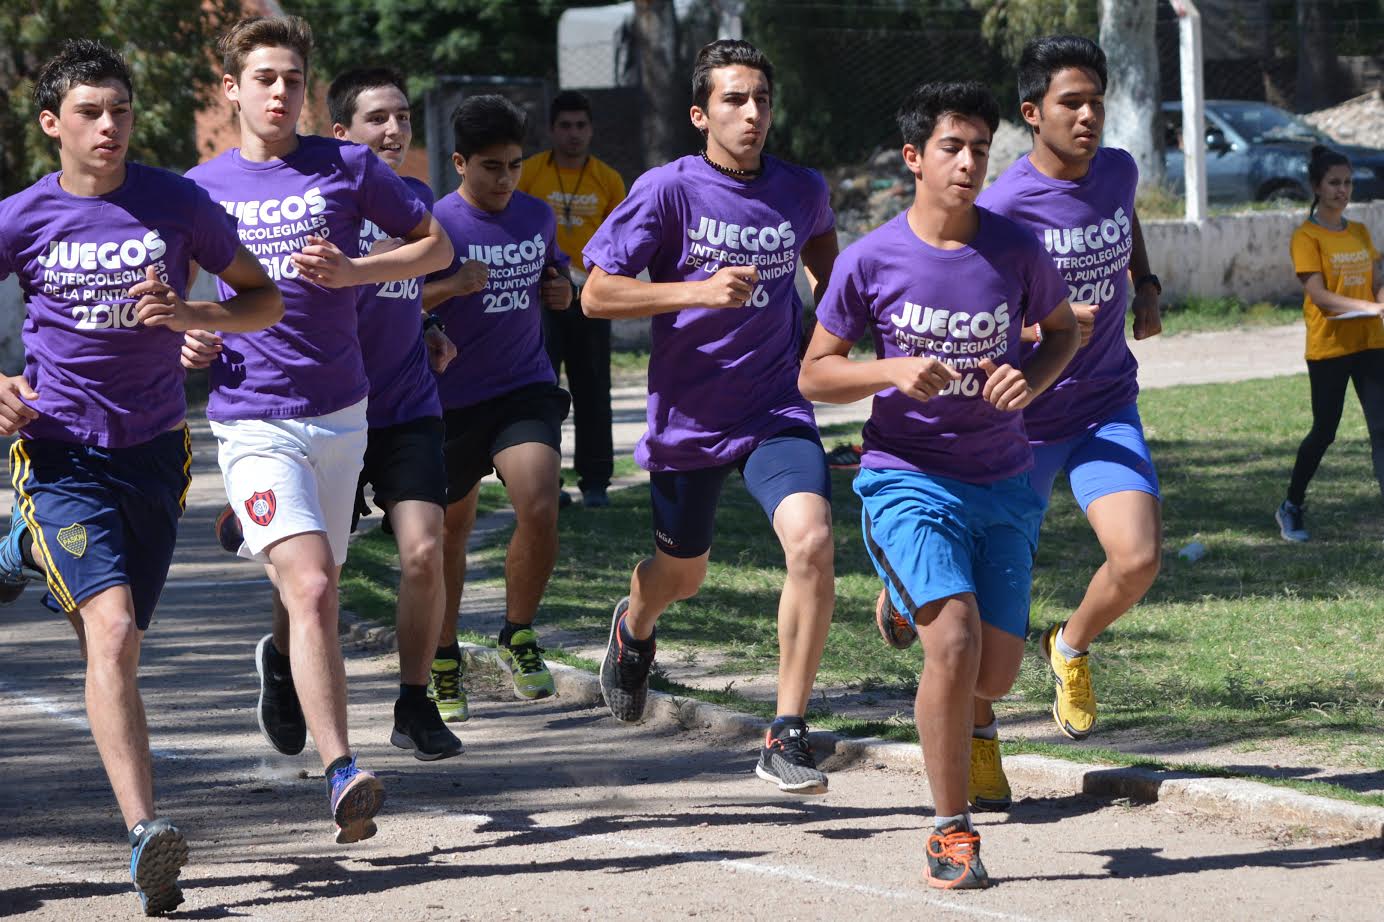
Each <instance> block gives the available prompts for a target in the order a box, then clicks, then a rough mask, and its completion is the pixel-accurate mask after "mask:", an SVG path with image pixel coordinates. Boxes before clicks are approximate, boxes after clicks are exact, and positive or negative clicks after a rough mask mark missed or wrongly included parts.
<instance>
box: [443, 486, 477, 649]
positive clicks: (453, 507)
mask: <svg viewBox="0 0 1384 922" xmlns="http://www.w3.org/2000/svg"><path fill="white" fill-rule="evenodd" d="M480 489H481V487H480V484H476V486H474V487H472V488H471V492H470V493H467V494H466V498H465V499H460V500H457V501H456V502H454V503H451V504H449V505H448V506H447V511H446V513H445V515H444V517H443V528H442V568H443V569H442V578H443V585H444V591H445V598H444V601H443V607H442V630H441V633H440V634H439V636H438V641H437V645H438V646H439V647H450V646H451V645H452V644H454V643H456V639H457V621H458V620H459V619H460V617H461V592H462V589H463V588H464V587H465V586H466V542H467V541H469V540H470V538H471V529H472V528H474V527H475V526H476V503H477V502H478V501H479V500H480Z"/></svg>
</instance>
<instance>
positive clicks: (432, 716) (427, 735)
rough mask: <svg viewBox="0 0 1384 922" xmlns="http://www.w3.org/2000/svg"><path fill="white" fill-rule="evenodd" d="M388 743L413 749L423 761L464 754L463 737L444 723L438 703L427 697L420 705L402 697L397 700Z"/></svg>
mask: <svg viewBox="0 0 1384 922" xmlns="http://www.w3.org/2000/svg"><path fill="white" fill-rule="evenodd" d="M389 742H390V743H392V744H394V745H395V746H398V747H399V748H400V749H411V750H413V757H414V758H415V759H417V760H419V761H420V762H435V761H437V760H438V759H450V758H451V757H452V756H459V755H461V740H459V739H457V738H456V734H454V733H453V732H452V731H451V730H448V729H447V725H446V724H445V723H443V722H442V717H441V715H440V714H438V712H437V702H435V701H432V700H431V699H427V698H424V699H423V700H422V701H421V702H420V703H418V704H410V703H408V702H406V701H404V699H402V698H400V699H399V700H397V701H395V702H394V732H393V733H391V734H390V736H389Z"/></svg>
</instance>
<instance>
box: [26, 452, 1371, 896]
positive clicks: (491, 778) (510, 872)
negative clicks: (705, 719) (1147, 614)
mask: <svg viewBox="0 0 1384 922" xmlns="http://www.w3.org/2000/svg"><path fill="white" fill-rule="evenodd" d="M194 439H195V443H196V445H197V460H196V464H195V466H194V471H195V474H196V477H195V480H194V486H193V491H192V495H191V506H190V508H189V512H188V515H187V518H186V519H185V520H184V531H183V536H184V537H183V541H182V543H181V544H180V546H179V554H178V563H177V564H176V566H175V571H174V574H173V579H172V582H171V583H170V585H169V588H168V590H167V591H166V593H165V595H164V601H163V605H162V608H161V610H160V614H159V617H158V620H157V621H156V623H155V625H154V627H153V629H152V630H151V631H150V632H149V635H148V639H147V643H146V648H145V652H144V672H143V675H144V679H143V689H144V694H145V700H146V702H147V705H148V710H149V719H150V725H151V728H152V737H153V746H154V748H155V752H156V758H155V768H156V773H157V787H158V792H159V801H160V805H161V810H162V812H163V813H164V814H165V815H168V816H170V817H173V818H175V819H176V821H177V822H178V823H179V825H180V826H181V827H182V829H183V830H184V832H185V833H186V834H187V836H188V838H189V840H190V842H191V844H192V848H193V851H192V860H191V863H190V864H189V866H188V867H187V869H186V870H185V872H184V882H185V888H186V892H187V897H188V901H187V903H186V904H184V907H183V910H182V911H181V912H180V913H178V914H177V917H181V918H188V919H222V918H251V919H260V918H262V919H331V920H342V919H347V920H350V922H365V920H371V919H408V920H413V919H439V920H440V919H457V918H465V919H510V918H513V919H525V920H528V919H587V918H590V919H648V918H655V919H662V918H688V917H700V918H716V919H722V918H725V919H750V918H759V919H764V918H783V919H822V920H836V919H856V920H859V919H871V920H874V919H894V918H898V919H904V918H908V919H916V918H919V917H920V916H921V917H926V918H929V919H999V920H1005V919H1008V920H1028V919H1034V920H1038V919H1041V920H1056V919H1081V920H1086V919H1169V920H1172V919H1177V920H1182V919H1209V918H1215V919H1218V920H1222V922H1224V920H1232V919H1264V918H1275V919H1293V920H1297V919H1309V918H1310V919H1350V920H1358V919H1361V918H1368V917H1370V916H1371V915H1372V914H1374V913H1376V912H1377V911H1378V907H1380V906H1381V905H1384V861H1382V860H1381V852H1380V848H1379V845H1378V843H1377V842H1369V843H1362V842H1350V841H1343V840H1339V839H1331V838H1322V837H1314V836H1313V835H1312V834H1311V832H1310V830H1298V831H1295V832H1289V833H1284V832H1283V831H1278V833H1277V834H1275V833H1274V832H1273V831H1270V830H1267V829H1263V828H1260V827H1258V826H1256V824H1255V820H1254V817H1252V816H1246V817H1242V818H1238V819H1234V820H1229V819H1227V818H1224V817H1214V816H1196V815H1182V814H1178V813H1175V812H1172V811H1171V810H1169V809H1168V808H1166V807H1161V806H1157V805H1151V806H1141V805H1131V804H1115V803H1110V802H1108V801H1100V800H1096V799H1093V798H1087V797H1070V796H1055V795H1053V794H1052V792H1045V791H1018V792H1016V794H1017V795H1018V796H1021V797H1023V798H1024V799H1023V800H1022V801H1021V802H1020V803H1018V804H1016V806H1015V808H1014V810H1013V812H1012V813H1010V814H1009V815H1008V817H1007V819H1005V818H1001V817H994V818H989V817H986V818H983V823H982V826H981V828H982V833H983V835H984V852H983V854H984V857H985V859H986V863H987V865H988V866H989V868H990V870H991V873H992V875H993V876H994V877H995V878H996V879H997V881H998V884H997V886H996V887H994V888H993V889H991V890H990V891H988V892H984V893H970V894H954V895H946V894H937V893H933V892H929V891H928V890H926V889H925V888H924V887H923V886H922V885H921V883H920V879H919V874H920V870H919V869H920V855H921V852H922V841H923V837H922V833H921V831H920V830H921V828H922V826H923V824H924V822H925V818H926V816H927V814H928V812H929V798H928V791H927V786H926V784H925V783H924V782H923V780H922V777H921V776H920V775H910V774H903V773H898V772H891V771H884V770H877V769H876V768H874V767H873V766H869V765H863V766H853V767H851V768H849V769H846V770H842V771H838V772H836V773H835V774H834V775H833V776H832V791H831V793H830V794H829V795H827V796H825V797H820V798H814V799H810V800H803V799H795V798H791V797H788V796H786V795H780V794H779V793H778V792H777V791H775V790H774V789H773V788H772V787H770V786H769V785H767V784H765V783H764V782H762V781H759V780H758V779H756V778H755V777H754V775H753V773H752V767H753V761H754V757H755V753H754V751H753V749H752V748H751V747H747V746H743V745H741V744H733V745H727V744H725V743H722V742H720V741H718V740H716V739H710V738H706V737H702V736H699V735H697V734H693V733H688V732H684V731H682V730H680V729H679V728H677V727H673V726H644V727H638V728H631V727H625V726H622V725H619V724H617V723H615V722H614V721H613V720H612V719H611V718H610V717H608V716H607V715H606V714H605V712H604V710H603V709H602V708H599V707H595V706H593V705H592V703H591V702H583V701H571V700H564V699H558V700H555V701H550V702H543V703H535V704H529V703H520V702H516V701H513V700H509V699H507V698H506V697H505V696H504V695H503V694H501V691H502V689H498V688H497V689H494V690H492V691H491V692H490V693H489V694H488V695H487V694H484V693H483V694H481V695H477V696H474V697H473V715H474V716H473V719H472V720H471V721H470V723H468V724H465V725H464V726H463V728H462V736H463V739H464V741H465V743H466V746H467V752H466V753H465V754H464V755H463V756H462V757H461V758H460V759H456V760H451V761H447V762H441V763H432V764H426V763H421V762H417V761H415V760H413V759H412V758H411V757H409V756H407V755H406V754H404V753H401V752H398V751H397V750H394V749H392V748H391V747H390V746H389V745H388V743H387V739H388V735H389V720H390V706H391V703H392V701H393V698H394V695H395V692H396V689H397V686H396V684H395V683H396V681H397V679H396V673H395V668H394V664H393V662H392V658H390V657H384V656H378V655H369V654H360V653H353V654H352V655H350V657H349V658H348V661H347V662H348V669H349V672H350V677H351V711H350V714H351V731H352V738H353V740H354V743H355V745H356V746H357V747H358V748H359V750H360V752H361V756H362V762H363V763H364V764H366V765H368V766H369V767H371V768H372V769H374V770H375V771H376V772H378V773H380V774H381V775H382V777H383V778H384V782H385V785H386V787H387V790H388V793H389V802H388V803H387V804H386V807H385V812H384V813H383V814H382V816H381V821H380V834H379V835H378V836H377V837H376V838H374V839H372V840H370V841H368V842H365V843H362V844H360V845H356V846H337V845H335V844H334V843H333V842H332V839H331V835H330V822H329V820H328V816H327V809H326V797H325V794H324V790H323V785H322V781H321V779H320V777H319V776H318V775H319V773H320V769H319V766H318V763H317V760H316V757H315V756H314V755H312V750H311V748H310V747H309V751H308V753H307V754H305V755H303V756H301V757H298V758H291V759H290V758H284V757H281V756H278V755H276V754H274V753H272V752H271V751H270V750H269V749H268V748H267V746H266V744H265V743H264V742H263V740H262V739H261V738H260V735H259V732H258V730H257V729H256V726H255V719H254V713H253V706H254V700H255V694H256V680H255V676H254V669H253V665H252V660H251V653H252V650H253V646H254V643H255V641H256V640H257V639H258V638H259V637H260V635H261V634H263V633H264V631H265V630H266V625H267V620H266V617H265V614H264V612H265V611H266V607H267V590H266V588H265V585H266V584H265V583H264V582H263V581H262V580H260V579H258V578H257V577H258V573H257V571H256V570H255V568H254V567H252V566H249V565H247V564H242V563H238V562H236V561H234V560H232V559H230V558H228V557H226V556H225V555H224V554H222V553H221V552H220V551H219V550H217V549H215V547H214V546H213V545H212V542H211V535H210V523H211V520H212V516H213V515H214V512H215V510H216V509H217V508H218V507H219V506H220V504H221V502H223V500H222V498H221V497H222V494H221V485H220V479H219V477H218V476H217V474H216V472H215V466H214V460H213V453H212V442H211V439H210V437H209V435H208V434H207V432H206V428H205V424H202V425H200V426H196V427H194ZM3 511H4V510H3V509H2V508H0V512H3ZM38 598H39V593H38V592H36V591H32V590H31V591H30V592H29V593H28V594H26V595H25V597H24V598H23V599H21V600H20V601H19V602H18V603H17V604H15V605H14V606H13V607H11V608H8V609H5V610H4V611H3V612H0V650H3V651H4V653H5V656H4V659H3V661H0V846H2V848H0V916H18V917H22V918H34V919H53V920H72V919H120V918H135V917H137V916H138V909H137V901H136V899H135V897H134V895H133V893H132V891H131V889H130V884H129V878H128V874H127V872H126V870H125V867H124V866H125V864H126V862H127V860H128V854H129V852H128V848H127V847H126V846H124V845H123V830H122V828H121V822H120V818H119V814H118V813H117V812H116V809H115V804H114V802H113V799H112V797H111V795H110V792H109V789H108V787H107V785H106V780H105V776H104V774H103V773H102V771H101V768H100V764H99V762H98V761H97V757H96V750H95V747H94V746H93V744H92V742H91V738H90V735H89V733H88V732H87V730H86V721H85V717H84V715H83V706H82V685H81V670H80V665H79V663H78V662H77V659H76V655H75V649H76V648H75V643H74V642H73V640H72V637H71V632H70V629H69V628H68V626H67V624H66V622H65V621H63V620H62V619H61V618H58V617H54V616H52V615H51V614H49V613H48V612H47V611H46V609H44V608H42V607H41V606H40V605H39V602H38ZM1275 835H1277V837H1276V838H1275Z"/></svg>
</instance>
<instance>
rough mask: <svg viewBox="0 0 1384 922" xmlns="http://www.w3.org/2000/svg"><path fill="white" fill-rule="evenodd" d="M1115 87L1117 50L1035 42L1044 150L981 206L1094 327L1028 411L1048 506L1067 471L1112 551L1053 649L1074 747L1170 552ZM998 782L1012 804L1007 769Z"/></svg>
mask: <svg viewBox="0 0 1384 922" xmlns="http://www.w3.org/2000/svg"><path fill="white" fill-rule="evenodd" d="M1105 80H1106V68H1105V53H1104V52H1103V51H1101V49H1100V48H1099V47H1098V46H1097V45H1096V44H1095V43H1094V42H1092V41H1090V40H1089V39H1085V38H1078V37H1076V36H1070V35H1056V36H1047V37H1045V38H1038V39H1034V40H1033V41H1031V42H1029V43H1028V45H1026V46H1025V47H1024V51H1023V54H1022V56H1021V57H1020V60H1019V97H1020V99H1021V100H1022V102H1021V104H1020V111H1021V112H1022V113H1023V117H1024V121H1026V122H1028V125H1029V128H1030V129H1031V130H1032V132H1033V151H1032V153H1030V154H1029V155H1028V156H1027V157H1021V158H1020V159H1019V160H1017V161H1016V162H1015V163H1014V165H1013V166H1011V167H1010V168H1009V169H1008V170H1006V171H1005V172H1004V174H1003V175H1002V176H1000V177H999V178H998V179H997V180H995V182H994V184H993V185H992V186H990V188H988V189H986V190H985V192H984V193H983V194H982V195H981V196H980V198H979V200H978V201H979V204H980V205H981V206H982V207H984V208H988V209H990V210H991V211H994V212H996V213H998V214H1002V215H1005V216H1006V217H1009V218H1011V219H1013V220H1014V221H1017V222H1018V223H1019V224H1022V225H1023V226H1024V227H1027V228H1028V229H1029V230H1030V231H1032V232H1033V233H1034V234H1035V235H1036V236H1037V237H1038V238H1039V239H1040V240H1042V241H1043V245H1044V247H1045V248H1046V249H1047V251H1048V254H1049V255H1050V256H1052V257H1053V261H1054V262H1055V263H1056V265H1057V268H1058V271H1060V272H1061V273H1062V275H1063V277H1064V278H1065V279H1066V282H1067V290H1068V297H1069V298H1070V300H1071V302H1072V310H1073V311H1074V312H1075V313H1076V317H1077V324H1078V326H1079V328H1080V330H1081V349H1080V351H1078V352H1077V354H1076V358H1075V359H1073V360H1072V362H1071V364H1070V365H1068V366H1067V368H1066V369H1065V370H1064V371H1063V372H1062V374H1061V376H1059V377H1058V379H1057V381H1056V383H1054V384H1053V385H1052V387H1051V388H1050V389H1048V391H1046V392H1045V393H1043V394H1042V395H1040V396H1039V397H1038V398H1037V399H1036V400H1034V401H1033V404H1032V405H1031V406H1030V407H1028V409H1026V410H1024V425H1025V426H1026V427H1027V429H1028V437H1029V440H1030V441H1031V442H1032V444H1033V459H1034V468H1033V474H1032V482H1033V488H1034V490H1036V491H1037V492H1038V495H1039V496H1040V497H1042V499H1043V501H1044V502H1046V501H1047V499H1048V496H1049V495H1050V494H1051V493H1052V485H1053V481H1054V480H1055V479H1056V477H1057V475H1058V473H1059V472H1063V471H1065V472H1066V474H1067V477H1068V479H1069V480H1070V482H1071V487H1072V493H1073V495H1074V496H1075V497H1076V501H1077V503H1078V504H1079V505H1080V506H1081V510H1082V512H1084V513H1085V514H1086V518H1087V519H1088V520H1089V521H1090V523H1091V528H1092V530H1094V531H1095V533H1096V539H1097V540H1098V541H1100V544H1101V547H1102V548H1103V549H1104V550H1105V557H1106V559H1105V563H1104V564H1103V565H1102V566H1101V567H1100V569H1098V570H1097V571H1096V573H1095V575H1094V576H1093V577H1092V578H1091V584H1090V586H1089V587H1088V588H1087V590H1086V595H1085V597H1084V598H1083V599H1082V600H1081V604H1080V605H1078V606H1077V609H1076V611H1074V612H1073V613H1072V615H1071V617H1069V618H1068V619H1067V621H1066V622H1065V623H1061V624H1054V625H1052V626H1051V627H1049V628H1048V629H1047V630H1045V631H1044V632H1043V637H1042V641H1041V643H1042V649H1043V656H1044V658H1045V659H1046V660H1047V661H1048V664H1049V666H1050V667H1051V669H1052V672H1053V675H1054V676H1055V677H1056V683H1057V690H1056V695H1055V696H1054V700H1053V704H1052V716H1053V720H1055V721H1056V722H1057V726H1058V728H1059V729H1060V730H1061V731H1062V732H1063V733H1065V734H1066V735H1067V736H1069V737H1071V738H1072V739H1074V740H1079V739H1084V738H1085V737H1086V735H1087V734H1089V733H1090V732H1091V728H1092V727H1093V726H1094V724H1095V721H1096V696H1095V692H1094V691H1093V690H1092V688H1091V667H1090V656H1089V651H1090V647H1091V644H1092V642H1094V641H1095V639H1096V638H1097V637H1098V636H1100V634H1101V633H1102V632H1103V631H1104V630H1105V629H1106V628H1108V627H1109V626H1110V625H1112V624H1114V623H1115V621H1116V620H1117V619H1119V618H1120V617H1121V616H1122V615H1124V614H1125V612H1127V611H1129V609H1130V608H1131V607H1132V606H1133V605H1134V604H1135V603H1136V602H1138V601H1139V600H1140V599H1141V598H1143V596H1144V593H1146V592H1148V589H1149V587H1150V586H1151V585H1153V580H1154V578H1155V577H1156V576H1157V575H1158V567H1159V562H1160V559H1161V557H1162V541H1163V523H1162V516H1161V509H1160V504H1159V494H1158V475H1157V473H1156V472H1155V471H1154V467H1153V459H1152V457H1151V456H1150V454H1149V449H1148V445H1147V444H1146V443H1145V442H1144V428H1143V425H1142V424H1141V423H1140V421H1139V408H1138V405H1137V404H1136V403H1135V401H1136V399H1137V397H1138V394H1139V381H1138V374H1137V373H1138V369H1139V365H1138V363H1137V362H1136V361H1135V360H1134V356H1133V355H1132V354H1131V353H1130V351H1129V346H1128V345H1127V344H1126V342H1125V307H1126V305H1127V304H1129V292H1130V279H1131V278H1132V279H1133V280H1134V287H1133V291H1134V305H1133V310H1134V338H1135V339H1145V338H1147V337H1149V336H1155V335H1157V334H1158V333H1159V332H1160V331H1161V329H1162V322H1161V320H1160V319H1159V311H1158V296H1159V295H1160V294H1161V293H1162V288H1161V286H1160V285H1159V282H1158V277H1157V276H1155V275H1153V274H1151V273H1150V272H1149V261H1148V255H1147V253H1146V252H1145V250H1144V238H1143V235H1142V234H1141V233H1140V230H1139V218H1138V216H1137V215H1136V214H1135V212H1134V193H1135V189H1136V187H1137V186H1138V183H1139V168H1138V166H1137V165H1136V164H1135V163H1134V158H1133V157H1131V156H1130V155H1129V154H1128V153H1126V152H1125V151H1122V150H1118V149H1115V148H1109V147H1101V146H1100V138H1101V129H1102V128H1103V127H1104V124H1105ZM980 710H981V709H980V708H979V707H978V710H977V713H978V714H979V712H980ZM977 720H979V717H977ZM998 777H999V779H1000V780H1001V787H1002V789H1003V791H1004V794H1003V797H1004V798H1005V799H1007V797H1008V793H1007V791H1008V785H1007V784H1003V783H1002V779H1003V772H1000V774H999V776H998ZM993 796H994V797H997V798H998V797H1000V796H1001V795H1000V792H999V791H996V792H993Z"/></svg>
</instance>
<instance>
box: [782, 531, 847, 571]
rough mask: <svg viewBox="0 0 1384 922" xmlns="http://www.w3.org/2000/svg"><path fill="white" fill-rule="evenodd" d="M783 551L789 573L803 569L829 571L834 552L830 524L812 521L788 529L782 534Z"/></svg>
mask: <svg viewBox="0 0 1384 922" xmlns="http://www.w3.org/2000/svg"><path fill="white" fill-rule="evenodd" d="M783 553H784V558H785V562H786V563H787V566H788V570H789V572H790V573H792V572H799V571H803V570H815V571H818V572H825V573H830V572H831V571H832V558H833V554H834V553H835V545H834V544H833V542H832V536H831V526H830V525H829V524H827V523H826V522H813V523H811V524H810V525H807V526H805V527H802V528H795V529H793V530H791V531H789V532H788V533H786V534H785V535H784V542H783Z"/></svg>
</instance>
